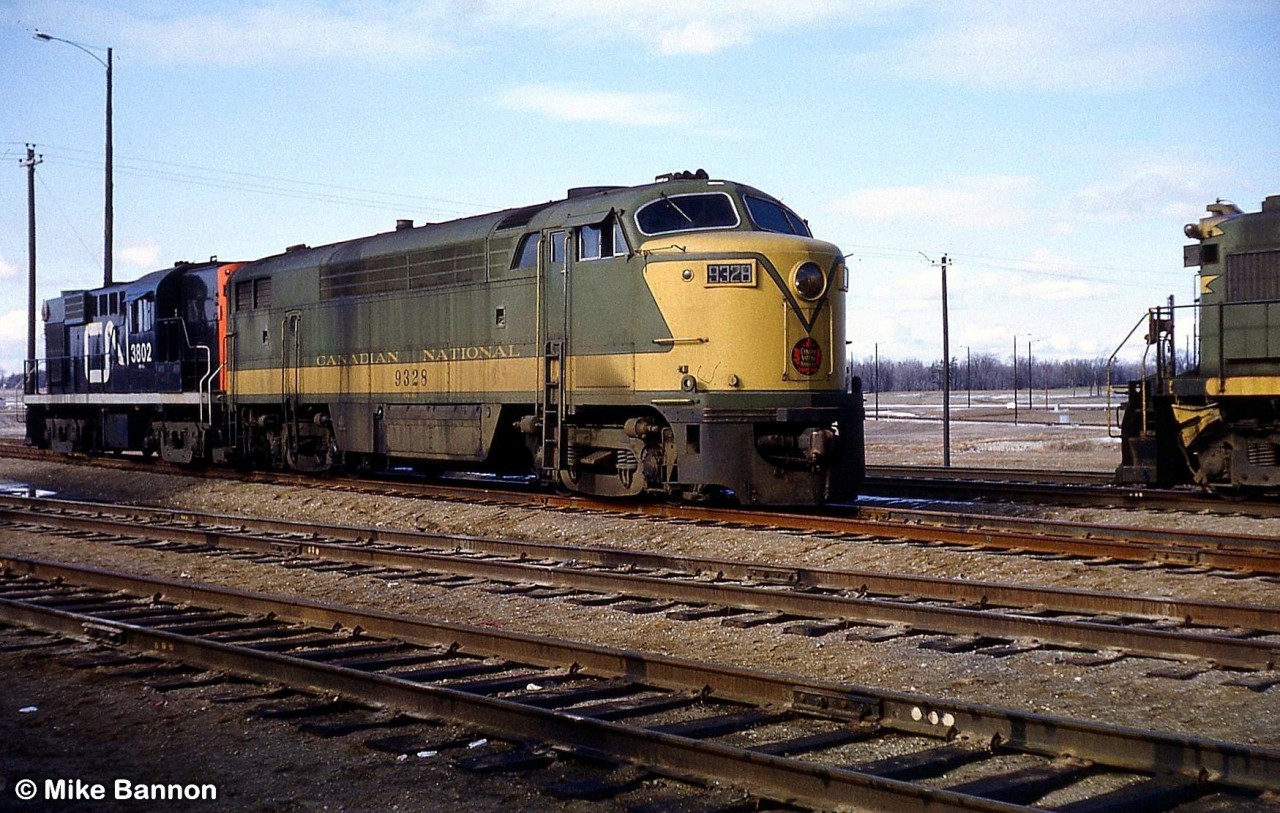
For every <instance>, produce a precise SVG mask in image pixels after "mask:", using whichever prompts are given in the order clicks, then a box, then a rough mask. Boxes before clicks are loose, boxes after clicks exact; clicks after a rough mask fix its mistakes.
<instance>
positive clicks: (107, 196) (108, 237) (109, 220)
mask: <svg viewBox="0 0 1280 813" xmlns="http://www.w3.org/2000/svg"><path fill="white" fill-rule="evenodd" d="M32 37H34V38H35V39H38V40H43V41H44V42H65V43H66V44H67V45H71V46H74V47H76V48H79V49H80V50H81V51H84V52H85V53H86V54H88V55H89V56H91V57H93V58H94V59H95V60H97V62H98V64H99V65H101V66H102V67H104V68H106V69H107V167H106V176H107V180H106V189H105V193H104V203H103V212H102V284H103V285H110V284H111V255H112V243H113V232H114V220H115V208H114V205H113V198H114V197H115V192H114V189H113V186H112V174H113V173H112V168H111V61H112V60H111V49H110V48H107V49H106V51H107V58H106V60H105V61H103V59H102V57H100V56H98V55H97V54H95V53H94V52H93V51H92V50H90V48H91V46H87V45H84V44H82V43H79V42H73V41H71V40H65V39H63V38H62V37H55V36H53V35H51V34H45V33H42V32H40V31H37V32H36V33H35V34H33V35H32ZM98 50H102V49H98Z"/></svg>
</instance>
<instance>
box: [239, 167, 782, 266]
mask: <svg viewBox="0 0 1280 813" xmlns="http://www.w3.org/2000/svg"><path fill="white" fill-rule="evenodd" d="M714 190H724V191H730V190H742V191H746V192H750V193H751V194H753V195H758V196H761V197H764V198H767V199H770V200H776V198H774V197H773V196H772V195H769V194H767V193H765V192H761V191H760V190H758V189H755V188H754V187H751V186H747V185H746V184H741V183H737V182H734V181H727V180H714V179H711V178H708V177H707V176H706V173H702V172H699V173H698V174H696V175H695V174H693V173H678V174H675V175H673V176H663V178H662V179H660V180H657V181H655V182H653V183H649V184H642V185H639V186H596V187H580V188H576V189H570V190H569V191H568V193H567V194H566V196H565V197H563V198H559V199H557V200H550V201H546V202H544V203H537V204H533V205H530V206H519V207H513V208H510V209H501V210H499V211H496V212H488V213H485V214H479V215H471V216H468V217H462V218H458V219H456V220H447V221H442V222H439V223H425V224H423V225H421V226H416V227H408V228H397V229H396V230H394V231H388V232H381V233H379V234H374V235H369V236H366V237H357V238H354V239H351V240H343V241H340V242H336V243H329V244H327V245H322V246H315V247H311V246H306V245H300V246H291V247H290V248H288V249H286V250H285V251H284V252H283V253H281V254H276V255H272V256H270V257H264V258H263V259H261V260H258V261H256V262H253V263H250V264H248V265H246V266H245V267H244V268H243V270H242V271H241V272H238V274H237V275H239V274H242V273H248V274H253V273H255V272H261V271H269V272H273V273H275V272H281V271H288V270H290V269H293V268H314V267H315V266H316V265H321V264H326V263H333V262H342V261H345V260H353V259H357V258H361V257H367V256H374V255H380V254H393V253H397V252H403V251H412V250H414V249H417V248H420V247H426V246H431V245H438V244H440V243H447V242H455V241H458V242H461V241H464V240H477V239H483V238H485V237H488V236H490V235H491V234H497V235H499V236H505V234H506V233H509V234H511V235H512V236H518V235H520V234H523V233H525V232H527V231H535V230H538V229H542V228H549V227H556V226H564V225H570V226H572V225H582V224H585V223H588V222H599V221H600V220H603V219H604V218H605V217H606V216H607V215H608V214H609V213H610V212H611V211H615V210H616V211H625V212H635V211H636V209H638V208H639V207H640V206H641V205H643V204H644V203H647V202H649V201H650V200H653V199H655V198H656V197H657V195H658V193H665V194H668V195H671V194H683V193H688V192H701V191H714ZM593 218H596V219H595V220H594V221H593Z"/></svg>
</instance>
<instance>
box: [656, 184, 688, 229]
mask: <svg viewBox="0 0 1280 813" xmlns="http://www.w3.org/2000/svg"><path fill="white" fill-rule="evenodd" d="M662 199H663V200H665V201H666V202H667V205H668V206H670V207H671V208H672V209H675V210H676V212H677V213H678V214H679V215H680V216H681V217H683V218H684V219H685V222H687V223H688V224H689V225H693V218H692V217H689V216H688V215H687V214H685V212H684V209H681V208H680V207H679V206H678V205H677V204H676V202H675V201H674V200H672V199H671V198H669V197H667V193H666V192H663V193H662Z"/></svg>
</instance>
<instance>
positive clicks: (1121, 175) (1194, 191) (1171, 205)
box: [1068, 156, 1234, 223]
mask: <svg viewBox="0 0 1280 813" xmlns="http://www.w3.org/2000/svg"><path fill="white" fill-rule="evenodd" d="M1232 174H1234V173H1233V172H1232V171H1230V170H1228V169H1225V168H1223V167H1221V166H1216V165H1213V164H1209V163H1207V162H1205V161H1201V160H1197V159H1194V158H1182V157H1177V156H1169V157H1158V158H1147V159H1143V160H1140V161H1133V162H1129V163H1127V164H1122V165H1120V166H1117V167H1116V168H1115V169H1113V170H1112V171H1111V173H1110V175H1111V177H1109V178H1107V179H1106V180H1103V181H1099V182H1097V183H1095V184H1091V185H1089V186H1086V187H1084V188H1083V189H1080V190H1079V191H1077V192H1076V193H1075V195H1073V196H1072V199H1071V201H1070V202H1069V204H1068V207H1069V208H1070V210H1072V211H1074V212H1077V213H1079V215H1078V216H1079V217H1083V218H1088V219H1089V220H1107V221H1109V222H1120V223H1123V222H1130V221H1134V220H1139V219H1150V218H1153V217H1154V218H1160V219H1165V218H1169V219H1178V218H1187V217H1191V216H1192V215H1194V214H1195V213H1196V212H1197V211H1198V210H1199V209H1201V208H1203V207H1204V204H1206V203H1208V202H1209V201H1210V200H1213V199H1214V197H1215V194H1214V193H1212V192H1211V191H1210V190H1208V189H1207V185H1206V182H1205V181H1204V180H1202V179H1206V178H1208V179H1220V178H1222V177H1224V176H1230V175H1232Z"/></svg>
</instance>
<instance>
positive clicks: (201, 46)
mask: <svg viewBox="0 0 1280 813" xmlns="http://www.w3.org/2000/svg"><path fill="white" fill-rule="evenodd" d="M909 3H910V0H875V1H874V2H869V1H868V0H863V1H862V2H857V0H806V2H802V3H768V2H757V0H700V1H699V2H694V3H691V2H688V1H687V0H650V1H649V2H646V3H644V4H642V5H637V4H635V3H633V2H630V0H501V2H474V1H473V0H437V2H431V3H422V2H419V1H418V0H262V1H261V2H253V3H227V2H224V3H203V4H183V3H145V2H135V3H125V2H121V3H113V4H107V5H94V4H88V5H86V4H81V3H68V4H65V5H63V6H61V7H59V6H57V5H55V6H53V7H51V8H46V9H42V20H44V25H46V26H47V27H49V29H50V30H52V29H53V28H54V27H55V26H57V27H61V28H63V29H65V30H77V31H80V32H85V33H84V34H83V36H82V38H84V39H86V40H89V41H94V40H100V41H110V42H112V43H114V44H115V45H116V46H117V48H119V49H120V50H121V52H126V51H127V52H128V53H130V54H131V55H132V58H135V59H137V58H150V59H155V60H158V61H162V62H171V63H211V62H217V63H235V64H246V63H250V62H268V63H270V62H315V61H334V60H340V61H348V62H350V61H357V62H380V61H396V62H400V61H403V60H405V59H413V58H430V57H435V56H439V55H441V54H450V53H456V52H458V51H460V50H463V49H466V48H469V47H472V46H473V45H474V44H475V43H480V42H488V43H495V42H496V43H502V42H508V41H510V39H511V37H512V35H513V33H515V32H529V31H532V32H536V39H537V40H538V41H540V42H541V45H540V46H539V47H548V42H547V40H548V39H552V40H555V41H556V43H557V44H562V45H563V44H571V45H572V47H574V48H579V49H580V48H584V47H590V46H594V47H598V48H616V47H618V46H619V43H625V46H624V47H629V48H639V49H641V50H644V51H650V52H655V53H658V54H661V55H667V56H672V55H707V54H714V53H719V52H722V51H725V50H727V49H730V48H735V47H742V46H746V45H750V44H752V43H754V42H756V41H757V40H758V39H760V38H761V37H764V36H770V35H775V34H786V33H788V32H791V31H795V30H797V29H804V28H808V27H811V26H814V25H818V24H835V23H841V22H855V23H856V22H859V21H866V20H874V19H875V18H877V17H879V16H880V15H882V14H883V13H884V12H885V11H886V10H887V9H891V8H894V7H897V6H901V5H904V4H908V5H909ZM59 12H61V13H59Z"/></svg>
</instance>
